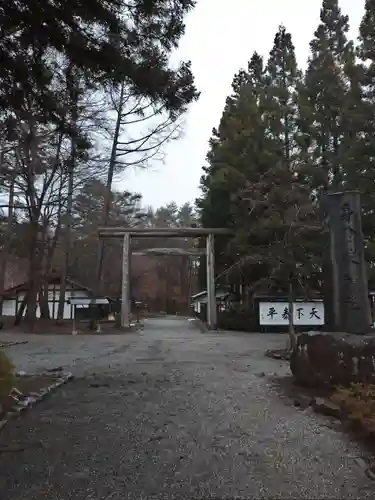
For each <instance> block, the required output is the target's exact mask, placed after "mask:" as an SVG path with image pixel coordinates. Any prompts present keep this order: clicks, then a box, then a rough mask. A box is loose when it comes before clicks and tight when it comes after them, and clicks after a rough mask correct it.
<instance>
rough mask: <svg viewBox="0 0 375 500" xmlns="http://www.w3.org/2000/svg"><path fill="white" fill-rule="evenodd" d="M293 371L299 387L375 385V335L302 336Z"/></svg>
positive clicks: (326, 334) (291, 363) (321, 334)
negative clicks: (357, 383) (353, 383)
mask: <svg viewBox="0 0 375 500" xmlns="http://www.w3.org/2000/svg"><path fill="white" fill-rule="evenodd" d="M290 368H291V371H292V373H293V375H294V377H295V380H296V382H297V384H299V385H303V386H306V387H321V386H324V385H331V386H335V385H344V386H345V385H349V384H350V383H352V382H366V383H375V335H374V334H370V335H361V336H360V335H350V334H345V333H326V332H306V333H302V334H300V335H299V336H298V341H297V346H296V348H295V349H294V351H293V353H292V355H291V359H290Z"/></svg>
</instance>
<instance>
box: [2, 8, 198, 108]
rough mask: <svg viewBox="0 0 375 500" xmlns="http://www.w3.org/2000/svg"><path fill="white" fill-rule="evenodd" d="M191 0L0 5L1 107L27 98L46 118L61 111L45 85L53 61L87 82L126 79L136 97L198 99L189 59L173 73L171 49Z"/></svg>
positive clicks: (172, 104)
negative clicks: (78, 73) (82, 72)
mask: <svg viewBox="0 0 375 500" xmlns="http://www.w3.org/2000/svg"><path fill="white" fill-rule="evenodd" d="M194 4H195V2H194V0H174V1H173V2H170V1H169V0H155V1H153V2H150V1H149V0H132V1H131V2H127V1H124V0H109V1H107V2H102V1H101V0H90V1H88V0H82V1H81V2H76V1H74V0H67V1H65V2H50V1H49V0H40V1H38V2H27V3H26V5H21V4H20V3H19V2H13V1H10V0H5V1H3V2H2V3H1V6H0V25H1V37H0V52H1V55H2V64H1V67H0V79H1V82H2V85H1V91H0V109H9V107H11V108H14V109H16V110H21V109H23V107H24V102H25V101H26V100H27V97H30V96H33V98H34V99H35V100H36V101H37V102H38V103H39V107H40V112H41V113H44V114H48V115H49V116H50V117H51V116H55V115H56V114H60V115H61V114H64V110H63V109H61V108H60V106H59V100H58V98H57V96H56V95H55V89H54V87H53V86H52V85H51V83H52V81H53V78H54V74H55V73H56V70H57V67H58V64H56V63H58V62H59V60H60V61H61V59H66V60H68V61H69V62H70V63H71V64H72V65H73V66H74V67H76V68H81V69H82V70H85V73H86V76H87V77H88V78H89V79H90V81H91V82H92V81H93V80H94V81H95V82H98V81H101V82H104V81H110V80H111V81H117V82H121V81H123V80H124V79H125V78H126V80H127V82H128V84H129V85H131V86H132V87H133V90H134V92H135V93H136V94H138V95H145V96H148V97H151V98H152V99H155V100H157V101H161V102H163V103H164V104H165V105H166V107H167V108H168V109H169V110H171V111H172V112H173V111H177V110H180V109H181V108H183V107H184V106H185V105H186V104H187V103H189V102H190V101H191V100H193V99H195V98H196V97H197V92H196V90H195V88H194V84H193V77H192V74H191V71H190V64H189V63H186V62H183V63H181V65H180V66H179V67H177V68H176V69H174V70H172V69H171V68H170V67H169V57H168V56H169V53H170V52H171V50H172V49H173V48H175V47H176V46H177V44H178V41H179V39H180V38H181V36H182V34H183V32H184V23H183V17H184V15H185V13H187V12H188V11H189V10H190V9H191V8H192V7H193V6H194Z"/></svg>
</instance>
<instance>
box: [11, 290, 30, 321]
mask: <svg viewBox="0 0 375 500" xmlns="http://www.w3.org/2000/svg"><path fill="white" fill-rule="evenodd" d="M27 296H28V292H26V293H25V296H24V298H23V299H22V302H21V305H20V308H19V309H18V311H17V314H16V318H15V320H14V326H18V325H19V324H20V323H21V321H22V317H23V314H24V312H25V310H26V305H27Z"/></svg>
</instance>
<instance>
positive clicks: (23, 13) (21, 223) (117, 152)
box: [0, 0, 199, 327]
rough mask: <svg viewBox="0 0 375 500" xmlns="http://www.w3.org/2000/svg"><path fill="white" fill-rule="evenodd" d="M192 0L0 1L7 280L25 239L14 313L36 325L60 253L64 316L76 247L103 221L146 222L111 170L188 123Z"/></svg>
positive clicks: (139, 162)
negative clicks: (185, 55)
mask: <svg viewBox="0 0 375 500" xmlns="http://www.w3.org/2000/svg"><path fill="white" fill-rule="evenodd" d="M194 4H195V1H194V0H173V1H172V2H171V1H170V0H153V1H152V2H150V1H149V0H131V1H128V0H126V1H125V0H109V1H107V2H104V3H103V2H101V1H100V0H90V1H88V0H82V1H81V2H78V3H77V2H75V1H73V0H68V1H66V2H63V3H51V2H49V1H48V0H41V1H40V2H38V3H37V4H36V3H35V2H34V3H33V2H28V3H27V4H26V5H23V6H20V4H18V3H17V2H3V4H2V5H1V6H0V26H1V28H0V51H1V53H2V64H1V67H0V81H1V85H0V180H1V198H0V199H1V200H2V201H1V208H2V210H3V213H2V220H1V233H2V234H1V239H2V242H1V243H2V252H1V262H0V287H2V288H3V284H4V275H5V270H6V265H7V258H8V256H9V255H10V254H11V253H12V252H14V245H18V252H20V253H21V254H22V255H23V257H24V258H27V259H28V278H29V282H30V287H29V291H28V293H27V294H26V297H25V301H24V303H23V304H22V307H21V308H20V311H19V315H18V318H17V321H20V320H21V318H22V315H23V314H24V313H25V316H26V319H27V321H28V323H29V326H30V327H32V326H33V324H34V322H35V318H36V309H37V304H38V301H39V302H41V303H40V305H41V307H40V309H41V312H42V314H43V311H44V312H45V314H47V313H48V311H46V307H45V305H46V301H45V296H46V291H47V288H46V286H47V284H46V279H47V276H48V275H49V273H50V271H51V270H52V269H53V268H54V266H55V265H56V262H57V263H58V265H57V266H56V269H57V272H58V273H59V274H60V275H61V278H62V293H61V299H60V304H59V309H58V316H59V318H62V316H63V306H64V298H65V290H64V283H65V278H66V277H67V276H68V274H69V273H70V272H71V271H72V269H74V266H75V265H76V263H77V258H76V254H75V252H76V251H77V250H76V249H77V248H80V250H79V252H84V253H85V252H88V253H89V254H90V253H92V248H93V247H92V245H91V250H88V247H89V246H90V238H91V240H92V241H93V239H94V238H95V236H94V231H93V229H94V227H95V224H97V225H99V224H102V225H104V224H108V223H110V222H116V223H121V224H123V225H129V226H130V225H137V224H141V223H144V216H143V214H142V213H141V208H140V197H139V195H136V194H133V193H128V192H121V193H120V192H116V191H115V190H114V189H113V185H114V180H116V178H118V177H119V176H121V174H122V173H123V172H124V170H126V168H129V167H131V166H139V167H147V165H148V163H149V162H150V161H151V160H153V161H155V160H160V159H162V158H163V152H164V145H165V144H166V143H168V141H171V140H173V139H176V138H177V137H178V135H179V133H180V130H181V117H182V115H183V113H184V112H185V111H186V109H187V107H188V105H189V104H190V103H191V102H193V101H195V100H196V99H197V98H198V97H199V93H198V91H197V89H196V88H195V85H194V78H193V75H192V72H191V68H190V62H188V61H184V62H182V63H181V64H180V65H179V66H174V67H173V68H172V67H171V66H170V65H169V56H170V54H171V52H172V51H173V50H174V49H175V48H176V47H177V45H178V42H179V40H180V38H181V36H182V35H183V33H184V15H185V14H186V13H187V12H188V11H189V10H191V9H192V8H193V7H194ZM94 214H95V217H96V220H95V221H94V220H93V219H92V217H93V215H94ZM17 238H18V239H17ZM20 242H21V245H20ZM96 244H98V241H97V240H96ZM97 246H98V251H97V255H96V257H95V258H93V259H91V261H90V266H91V267H90V274H91V276H92V275H94V276H95V280H96V285H95V289H96V291H97V292H98V293H99V292H100V293H103V292H104V291H105V288H106V284H105V279H104V277H103V275H104V272H103V269H104V266H103V265H104V262H105V259H106V257H105V253H106V252H107V251H108V252H110V251H111V249H110V247H111V245H109V250H107V248H106V247H107V245H106V244H104V243H102V244H99V245H97ZM94 261H95V262H94ZM87 265H88V264H87ZM1 291H2V290H0V292H1ZM43 297H44V300H43ZM43 304H44V307H43ZM47 309H48V307H47Z"/></svg>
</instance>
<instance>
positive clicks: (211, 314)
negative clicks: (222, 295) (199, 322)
mask: <svg viewBox="0 0 375 500" xmlns="http://www.w3.org/2000/svg"><path fill="white" fill-rule="evenodd" d="M206 243H207V325H208V327H209V328H210V329H211V330H216V325H217V311H216V293H215V292H216V291H215V253H214V235H213V234H209V235H208V236H207V240H206Z"/></svg>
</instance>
